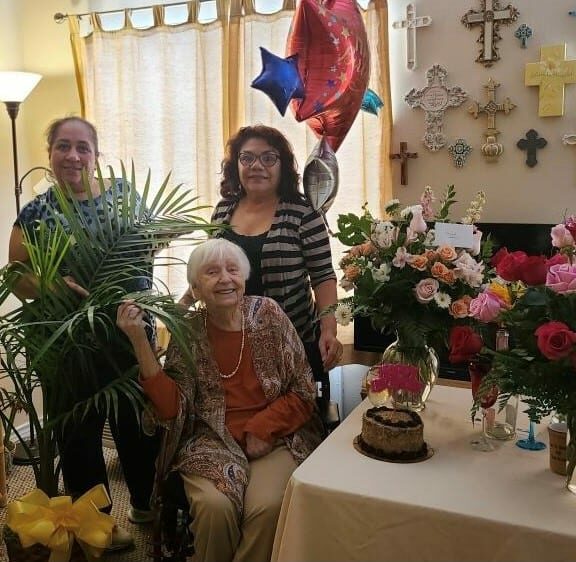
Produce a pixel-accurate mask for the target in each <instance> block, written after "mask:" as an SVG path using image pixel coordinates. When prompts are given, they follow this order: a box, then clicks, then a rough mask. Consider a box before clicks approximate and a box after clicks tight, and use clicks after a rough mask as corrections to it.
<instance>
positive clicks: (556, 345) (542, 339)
mask: <svg viewBox="0 0 576 562" xmlns="http://www.w3.org/2000/svg"><path fill="white" fill-rule="evenodd" d="M535 335H536V337H537V345H538V349H539V350H540V352H541V353H542V355H544V357H546V358H548V359H551V360H552V361H555V360H557V359H562V358H563V357H566V356H568V355H570V354H571V353H572V351H573V349H574V344H576V333H575V332H573V331H572V330H571V329H570V327H569V326H567V325H566V324H564V322H547V323H546V324H542V326H540V327H539V328H538V329H537V330H536V332H535Z"/></svg>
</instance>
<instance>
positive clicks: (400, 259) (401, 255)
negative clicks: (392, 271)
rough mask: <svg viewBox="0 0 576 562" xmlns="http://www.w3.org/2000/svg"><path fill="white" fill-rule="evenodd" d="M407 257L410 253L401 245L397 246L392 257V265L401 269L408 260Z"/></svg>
mask: <svg viewBox="0 0 576 562" xmlns="http://www.w3.org/2000/svg"><path fill="white" fill-rule="evenodd" d="M409 257H410V254H409V253H408V252H407V251H406V248H404V247H403V246H401V247H400V248H397V250H396V255H395V256H394V258H393V259H392V265H393V266H394V267H398V268H400V269H403V268H404V266H405V265H406V262H407V261H408V258H409Z"/></svg>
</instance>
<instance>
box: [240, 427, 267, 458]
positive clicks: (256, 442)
mask: <svg viewBox="0 0 576 562" xmlns="http://www.w3.org/2000/svg"><path fill="white" fill-rule="evenodd" d="M272 449H273V445H272V444H271V443H267V442H266V441H262V439H259V438H258V437H256V436H255V435H253V434H252V433H247V434H246V456H247V457H248V458H249V459H250V460H253V459H259V458H260V457H264V456H266V455H267V454H268V453H269V452H270V451H271V450H272Z"/></svg>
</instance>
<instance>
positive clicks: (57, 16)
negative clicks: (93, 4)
mask: <svg viewBox="0 0 576 562" xmlns="http://www.w3.org/2000/svg"><path fill="white" fill-rule="evenodd" d="M207 1H208V0H198V2H199V3H200V4H201V3H202V2H207ZM188 3H189V2H186V1H180V2H167V3H166V4H160V5H159V6H160V7H163V6H184V5H186V4H188ZM154 7H155V6H140V7H138V8H117V9H116V10H106V11H103V12H96V13H97V14H117V13H118V12H124V11H125V10H148V9H150V8H154ZM91 14H92V12H87V13H85V14H63V13H62V12H57V13H56V14H54V21H55V22H56V23H64V20H66V19H68V18H70V17H74V16H75V17H77V18H81V17H84V16H89V15H91Z"/></svg>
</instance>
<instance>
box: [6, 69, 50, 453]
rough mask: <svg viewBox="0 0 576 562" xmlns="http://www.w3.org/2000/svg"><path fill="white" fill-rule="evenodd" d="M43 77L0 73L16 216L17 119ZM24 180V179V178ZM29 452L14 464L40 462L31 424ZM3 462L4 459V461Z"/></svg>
mask: <svg viewBox="0 0 576 562" xmlns="http://www.w3.org/2000/svg"><path fill="white" fill-rule="evenodd" d="M41 78H42V76H41V75H40V74H34V73H32V72H0V101H3V102H4V103H5V105H6V110H7V111H8V115H9V116H10V121H11V125H12V155H13V157H14V198H15V200H16V215H18V214H19V213H20V195H21V194H22V183H21V181H20V177H19V174H18V144H17V142H16V117H17V116H18V110H19V109H20V104H21V103H22V102H23V101H24V100H25V99H26V98H27V97H28V95H29V94H30V92H31V91H32V90H33V89H34V87H35V86H36V84H38V82H39V81H40V79H41ZM22 179H23V178H22ZM27 445H28V446H29V452H28V451H26V450H25V448H24V447H23V446H22V444H21V443H18V444H17V446H16V451H15V453H14V462H19V464H32V463H34V462H37V461H38V447H37V444H36V443H35V438H34V433H33V427H32V424H30V439H29V442H28V443H27ZM2 460H3V459H2Z"/></svg>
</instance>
